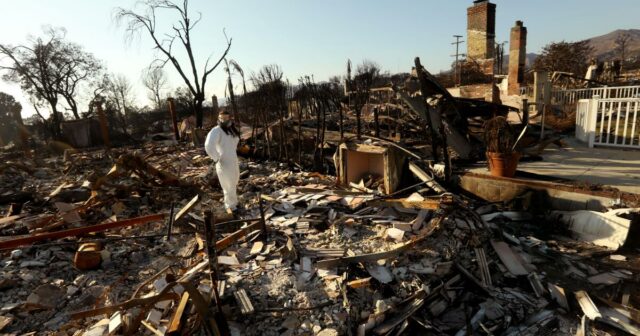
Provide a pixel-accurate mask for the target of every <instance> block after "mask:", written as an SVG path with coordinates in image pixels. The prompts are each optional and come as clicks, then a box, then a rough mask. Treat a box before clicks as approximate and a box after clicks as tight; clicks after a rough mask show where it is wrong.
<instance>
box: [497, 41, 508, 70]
mask: <svg viewBox="0 0 640 336" xmlns="http://www.w3.org/2000/svg"><path fill="white" fill-rule="evenodd" d="M505 44H507V41H504V42H502V43H496V58H497V60H496V61H497V62H496V65H497V67H498V69H497V74H498V75H503V74H504V71H503V70H504V45H505Z"/></svg>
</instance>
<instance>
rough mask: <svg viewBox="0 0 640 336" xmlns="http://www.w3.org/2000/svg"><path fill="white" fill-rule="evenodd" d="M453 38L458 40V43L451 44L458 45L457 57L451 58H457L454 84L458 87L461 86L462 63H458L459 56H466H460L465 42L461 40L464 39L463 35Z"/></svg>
mask: <svg viewBox="0 0 640 336" xmlns="http://www.w3.org/2000/svg"><path fill="white" fill-rule="evenodd" d="M453 37H455V38H456V41H455V42H453V43H451V44H452V45H453V44H455V45H456V54H455V55H451V57H455V58H456V62H455V65H454V67H453V68H454V82H455V83H456V86H460V63H459V62H458V57H459V56H466V55H465V54H460V53H459V50H460V43H462V42H464V41H462V40H460V39H461V38H462V35H453Z"/></svg>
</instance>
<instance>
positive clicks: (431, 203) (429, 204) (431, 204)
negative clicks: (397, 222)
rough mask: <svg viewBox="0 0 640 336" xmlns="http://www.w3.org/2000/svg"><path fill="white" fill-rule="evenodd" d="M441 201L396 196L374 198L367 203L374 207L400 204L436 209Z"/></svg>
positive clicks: (406, 206) (411, 207)
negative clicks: (413, 199) (394, 197)
mask: <svg viewBox="0 0 640 336" xmlns="http://www.w3.org/2000/svg"><path fill="white" fill-rule="evenodd" d="M441 203H442V202H441V200H440V198H437V199H433V198H427V199H425V200H423V201H412V200H407V199H406V198H396V199H376V200H372V201H368V202H367V205H369V206H375V207H380V206H383V207H394V206H400V207H403V208H407V209H427V210H436V209H439V208H440V204H441Z"/></svg>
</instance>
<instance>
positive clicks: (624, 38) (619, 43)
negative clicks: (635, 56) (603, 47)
mask: <svg viewBox="0 0 640 336" xmlns="http://www.w3.org/2000/svg"><path fill="white" fill-rule="evenodd" d="M629 42H631V35H629V34H628V33H620V34H618V36H617V37H616V40H615V44H616V51H617V52H618V54H619V55H620V68H621V69H622V68H624V62H625V60H626V56H627V48H628V46H629Z"/></svg>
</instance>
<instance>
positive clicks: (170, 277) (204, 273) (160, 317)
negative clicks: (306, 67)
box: [0, 145, 640, 336]
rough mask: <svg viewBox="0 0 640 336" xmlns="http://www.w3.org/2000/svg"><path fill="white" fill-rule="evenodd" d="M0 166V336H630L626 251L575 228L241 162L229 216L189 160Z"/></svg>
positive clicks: (99, 156)
mask: <svg viewBox="0 0 640 336" xmlns="http://www.w3.org/2000/svg"><path fill="white" fill-rule="evenodd" d="M6 155H8V154H6ZM3 159H4V162H5V164H4V165H3V166H2V170H3V174H2V177H1V179H2V180H1V181H0V188H2V190H1V191H2V192H1V193H0V200H1V201H2V204H3V206H4V207H5V208H6V209H7V210H6V212H7V216H6V217H4V218H2V219H0V235H1V236H0V249H1V252H0V253H1V254H0V256H1V258H2V259H1V260H0V275H1V276H0V292H1V294H2V295H0V331H1V332H5V333H10V334H25V333H31V334H35V333H40V332H43V333H44V332H50V333H51V334H56V335H107V334H148V335H153V334H156V335H165V334H168V335H178V334H198V333H204V334H212V335H217V334H229V333H230V334H236V335H313V334H317V335H325V336H326V335H349V334H351V335H353V334H356V335H365V334H367V335H368V334H374V335H400V334H408V335H422V334H451V335H498V334H500V335H538V334H574V333H576V332H582V335H587V334H588V333H591V332H595V331H596V330H597V332H598V333H599V334H603V332H607V333H610V334H616V333H618V332H620V331H622V332H626V333H631V334H638V333H639V332H638V331H637V328H638V325H640V320H639V319H638V316H640V315H638V311H637V310H636V309H635V308H633V306H634V305H637V303H638V292H637V290H636V287H635V286H634V285H635V284H636V283H637V281H638V278H637V275H636V274H637V270H636V268H637V263H635V261H636V260H637V257H636V255H637V250H633V249H631V250H627V251H629V253H626V255H621V254H614V252H612V250H611V249H606V248H601V247H597V246H595V245H590V244H585V243H582V242H578V241H576V240H572V239H569V238H564V237H566V236H567V233H568V231H562V230H560V228H564V227H567V228H569V229H570V228H571V224H569V225H568V226H566V225H559V223H560V222H558V221H555V220H554V219H557V218H559V217H562V218H561V219H563V220H564V219H566V218H572V216H577V215H579V214H573V213H570V214H557V213H554V214H553V216H552V215H550V214H547V213H529V212H523V211H521V209H518V208H515V207H514V206H513V205H505V204H502V205H496V204H486V203H485V202H481V201H477V200H473V199H469V198H467V197H465V196H462V195H455V194H451V193H446V192H444V191H445V190H444V188H443V187H442V186H439V185H438V184H437V183H436V182H435V181H431V183H430V184H421V185H419V186H417V187H415V186H414V187H411V188H406V189H404V190H399V191H397V192H395V193H391V194H385V193H381V192H379V191H378V190H375V188H373V184H375V183H379V182H374V181H376V178H375V177H374V176H369V177H367V178H366V180H367V181H364V180H363V181H362V186H364V187H365V188H364V189H363V188H362V187H361V186H359V185H355V186H354V187H353V188H345V187H340V186H339V183H338V182H339V181H337V180H336V178H335V177H332V176H325V175H321V174H318V173H310V172H303V171H300V170H298V169H297V168H293V169H292V168H291V167H289V166H287V165H284V164H278V163H273V162H252V161H245V160H243V162H242V163H241V171H242V173H241V182H240V185H239V195H240V201H241V203H242V204H243V206H244V209H243V212H244V213H243V216H242V218H240V219H233V218H230V217H229V216H228V215H227V214H226V213H224V212H222V211H221V210H220V209H221V208H222V206H221V203H220V197H221V195H220V192H219V191H218V189H217V188H216V187H215V186H216V182H215V180H214V179H212V177H211V172H210V168H209V167H210V164H211V162H210V159H209V158H207V157H206V156H205V155H204V152H203V150H201V149H193V148H187V147H180V146H157V145H147V146H144V147H142V148H138V149H133V148H122V149H119V150H112V151H111V152H108V153H105V152H104V151H93V152H77V153H72V152H71V151H68V152H67V153H66V154H65V156H64V157H46V158H45V157H36V158H32V159H25V158H22V157H21V158H20V161H19V162H20V164H18V163H16V162H18V161H16V157H13V158H12V157H8V156H7V157H4V158H3ZM365 182H366V183H365ZM367 183H368V184H367ZM428 185H430V186H431V187H430V188H427V187H425V186H428ZM423 187H424V189H421V188H423ZM371 189H374V190H371ZM434 189H435V190H438V192H434ZM560 215H562V216H560ZM583 215H584V214H583ZM618 218H619V217H618ZM633 221H635V220H633ZM629 222H632V220H629ZM541 223H544V224H541ZM628 225H630V223H629V224H628ZM624 238H626V237H624ZM621 241H622V243H624V239H622V240H621ZM627 258H630V259H631V258H633V259H632V260H631V261H633V262H627V261H629V260H627ZM581 316H583V317H582V319H580V317H581ZM590 322H591V323H590ZM54 331H55V332H57V333H54Z"/></svg>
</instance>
